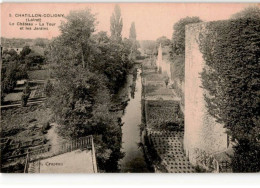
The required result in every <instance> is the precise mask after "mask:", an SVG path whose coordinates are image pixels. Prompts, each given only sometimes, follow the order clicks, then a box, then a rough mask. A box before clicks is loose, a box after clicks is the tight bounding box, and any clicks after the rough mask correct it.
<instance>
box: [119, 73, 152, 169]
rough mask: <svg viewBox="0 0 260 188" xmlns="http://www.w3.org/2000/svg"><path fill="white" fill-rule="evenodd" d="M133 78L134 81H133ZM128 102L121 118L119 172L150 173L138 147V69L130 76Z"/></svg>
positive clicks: (139, 86) (139, 91) (139, 110)
mask: <svg viewBox="0 0 260 188" xmlns="http://www.w3.org/2000/svg"><path fill="white" fill-rule="evenodd" d="M133 78H134V79H133ZM128 90H129V91H128V95H129V98H130V100H129V101H128V105H127V106H126V108H125V111H124V114H123V116H122V122H123V123H124V125H123V126H122V134H123V135H122V152H124V153H125V157H124V158H123V159H121V160H120V161H119V164H120V169H121V170H120V171H121V172H150V171H149V170H148V166H147V164H146V161H145V158H144V153H143V149H142V147H141V146H140V142H141V141H140V138H141V137H140V127H139V125H140V124H141V114H142V113H141V93H142V83H141V76H140V69H137V75H136V79H135V75H134V76H132V84H131V86H130V87H128Z"/></svg>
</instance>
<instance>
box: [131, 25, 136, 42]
mask: <svg viewBox="0 0 260 188" xmlns="http://www.w3.org/2000/svg"><path fill="white" fill-rule="evenodd" d="M129 39H130V40H136V31H135V22H132V24H131V27H130V33H129Z"/></svg>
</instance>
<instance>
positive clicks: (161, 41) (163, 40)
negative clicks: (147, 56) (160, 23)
mask: <svg viewBox="0 0 260 188" xmlns="http://www.w3.org/2000/svg"><path fill="white" fill-rule="evenodd" d="M160 44H161V45H162V47H165V46H170V45H171V40H170V39H168V38H167V37H166V36H162V37H159V38H158V39H156V46H157V47H158V46H159V45H160Z"/></svg>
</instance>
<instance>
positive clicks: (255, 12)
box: [231, 6, 260, 19]
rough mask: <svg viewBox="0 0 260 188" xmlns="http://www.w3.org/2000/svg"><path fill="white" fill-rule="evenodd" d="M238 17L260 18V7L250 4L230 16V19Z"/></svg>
mask: <svg viewBox="0 0 260 188" xmlns="http://www.w3.org/2000/svg"><path fill="white" fill-rule="evenodd" d="M240 18H258V19H259V18H260V8H259V7H257V6H250V7H247V8H245V9H244V10H242V11H240V12H238V13H236V14H234V15H232V16H231V19H240Z"/></svg>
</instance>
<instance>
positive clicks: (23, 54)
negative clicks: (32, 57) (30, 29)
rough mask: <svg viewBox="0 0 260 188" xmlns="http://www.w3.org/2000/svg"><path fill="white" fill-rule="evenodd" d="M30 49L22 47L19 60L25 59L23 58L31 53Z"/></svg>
mask: <svg viewBox="0 0 260 188" xmlns="http://www.w3.org/2000/svg"><path fill="white" fill-rule="evenodd" d="M31 51H32V50H31V48H30V47H29V46H24V47H23V49H22V51H21V53H20V57H21V58H25V56H27V55H28V54H30V53H31Z"/></svg>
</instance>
